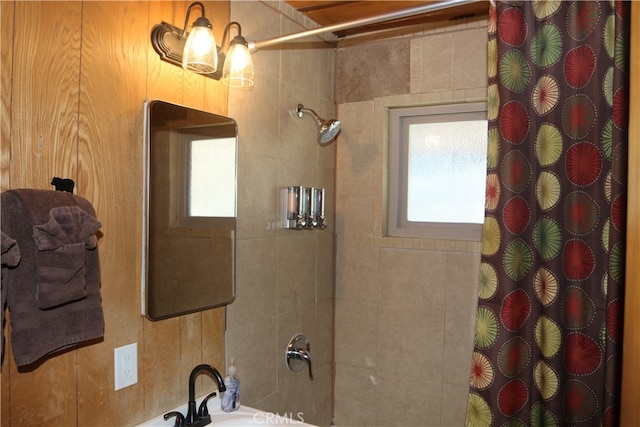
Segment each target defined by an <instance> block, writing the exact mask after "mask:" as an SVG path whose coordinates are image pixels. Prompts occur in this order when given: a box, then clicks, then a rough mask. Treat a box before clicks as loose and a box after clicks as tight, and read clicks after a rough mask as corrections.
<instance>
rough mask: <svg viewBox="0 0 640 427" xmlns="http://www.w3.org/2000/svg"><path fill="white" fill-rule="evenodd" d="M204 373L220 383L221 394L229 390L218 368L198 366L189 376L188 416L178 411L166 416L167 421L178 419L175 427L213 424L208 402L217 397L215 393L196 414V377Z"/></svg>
mask: <svg viewBox="0 0 640 427" xmlns="http://www.w3.org/2000/svg"><path fill="white" fill-rule="evenodd" d="M203 371H204V372H208V373H210V374H211V375H213V378H214V379H215V380H216V382H217V383H218V391H219V392H220V393H222V392H224V391H227V388H226V387H225V385H224V380H223V379H222V376H221V375H220V372H218V370H217V369H216V368H214V367H213V366H211V365H206V364H202V365H198V366H196V367H195V368H193V370H192V371H191V374H190V375H189V402H188V403H187V405H188V406H187V407H188V409H187V416H186V417H185V416H184V415H182V413H180V412H176V411H173V412H169V413H166V414H164V419H165V420H167V419H169V418H170V417H176V422H175V424H174V427H200V426H206V425H207V424H211V415H209V409H208V408H207V401H208V400H209V398H211V397H214V396H215V395H216V392H215V391H214V392H213V393H209V394H208V395H207V397H205V398H204V400H203V401H202V402H201V403H200V407H199V408H198V411H197V412H196V377H197V376H198V374H199V373H200V372H203Z"/></svg>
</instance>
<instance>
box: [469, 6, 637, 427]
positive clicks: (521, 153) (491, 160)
mask: <svg viewBox="0 0 640 427" xmlns="http://www.w3.org/2000/svg"><path fill="white" fill-rule="evenodd" d="M627 8H628V3H624V2H621V1H559V0H556V1H536V0H534V1H513V2H500V1H499V2H497V4H496V5H495V7H492V8H491V12H490V19H489V49H488V52H489V62H488V70H489V90H488V116H489V150H488V157H487V159H488V173H487V190H486V191H487V194H486V207H485V212H486V214H485V223H484V228H483V238H482V261H481V273H480V286H479V300H478V311H477V316H476V331H475V348H474V353H473V357H472V370H471V378H470V382H471V385H470V393H469V404H468V411H467V425H469V426H482V425H487V426H488V425H492V426H506V425H509V426H519V425H531V426H561V425H568V424H570V425H585V426H599V425H605V426H609V425H611V426H613V425H617V417H618V400H619V399H618V393H619V379H620V364H621V353H622V352H621V339H622V331H621V327H622V308H623V293H624V292H623V290H624V251H625V249H624V236H625V214H626V205H625V187H626V185H625V182H626V162H627V131H626V128H627V86H628V82H627V77H626V73H627V45H628V29H627V27H628V25H627V24H626V20H627V19H628V13H627V12H626V10H627Z"/></svg>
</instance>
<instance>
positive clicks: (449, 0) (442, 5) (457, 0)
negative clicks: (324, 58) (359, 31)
mask: <svg viewBox="0 0 640 427" xmlns="http://www.w3.org/2000/svg"><path fill="white" fill-rule="evenodd" d="M478 1H482V0H446V1H442V2H437V3H435V2H434V3H429V4H425V5H422V6H416V7H412V8H409V9H403V10H398V11H395V12H388V13H383V14H381V15H376V16H371V17H369V18H361V19H355V20H352V21H347V22H343V23H340V24H333V25H328V26H326V27H318V28H313V29H310V30H305V31H300V32H297V33H292V34H287V35H284V36H278V37H274V38H271V39H267V40H262V41H258V42H253V41H250V42H249V50H250V51H251V52H255V51H256V50H258V49H262V48H265V47H268V46H273V45H276V44H280V43H285V42H288V41H292V40H297V39H300V38H303V37H309V36H315V35H318V34H324V33H329V32H332V31H339V30H346V29H349V28H355V27H359V26H362V25H368V24H376V23H379V22H384V21H390V20H392V19H398V18H406V17H409V16H413V15H419V14H421V13H426V12H432V11H436V10H442V9H448V8H451V7H455V6H461V5H465V4H470V3H476V2H478Z"/></svg>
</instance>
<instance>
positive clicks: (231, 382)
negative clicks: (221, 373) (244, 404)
mask: <svg viewBox="0 0 640 427" xmlns="http://www.w3.org/2000/svg"><path fill="white" fill-rule="evenodd" d="M224 385H225V387H227V391H225V392H224V393H223V394H222V399H221V401H220V407H221V408H222V410H223V411H224V412H232V411H235V410H237V409H238V408H239V407H240V380H239V379H238V376H237V374H236V366H235V360H234V359H233V358H232V359H231V366H229V369H228V371H227V376H226V377H225V379H224Z"/></svg>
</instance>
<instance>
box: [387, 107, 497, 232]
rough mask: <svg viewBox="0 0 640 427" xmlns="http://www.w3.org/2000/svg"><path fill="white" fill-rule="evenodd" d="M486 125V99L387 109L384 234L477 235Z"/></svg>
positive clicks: (481, 208) (481, 211)
mask: <svg viewBox="0 0 640 427" xmlns="http://www.w3.org/2000/svg"><path fill="white" fill-rule="evenodd" d="M487 126H488V125H487V113H486V103H484V102H478V103H464V104H451V105H437V106H426V107H409V108H392V109H390V110H389V132H390V134H389V194H388V196H389V210H388V224H387V234H389V235H392V236H404V237H426V238H436V239H455V240H479V239H480V236H481V231H482V223H483V222H484V198H485V182H486V162H487Z"/></svg>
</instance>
